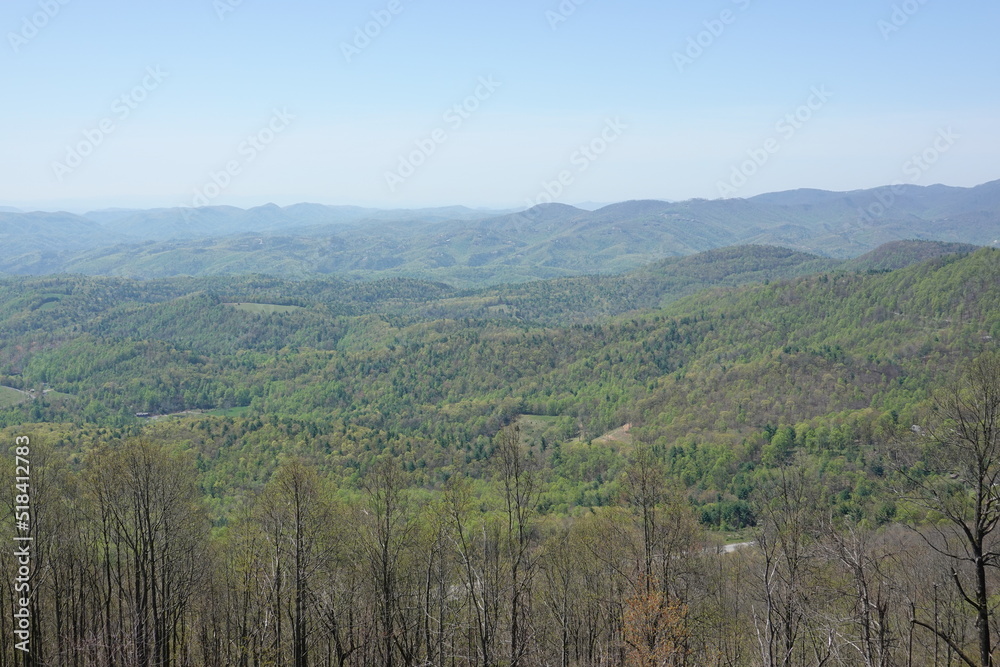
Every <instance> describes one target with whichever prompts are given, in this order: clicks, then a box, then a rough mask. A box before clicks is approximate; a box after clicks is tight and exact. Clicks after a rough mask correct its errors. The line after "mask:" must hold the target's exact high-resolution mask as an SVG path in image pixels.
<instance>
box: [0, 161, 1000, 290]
mask: <svg viewBox="0 0 1000 667" xmlns="http://www.w3.org/2000/svg"><path fill="white" fill-rule="evenodd" d="M904 239H915V240H932V241H942V242H949V243H967V244H973V245H1000V181H993V182H990V183H986V184H983V185H980V186H977V187H973V188H956V187H947V186H943V185H935V186H929V187H919V186H912V185H905V186H894V187H888V186H887V187H883V188H876V189H873V190H857V191H853V192H827V191H822V190H793V191H789V192H779V193H772V194H765V195H759V196H757V197H752V198H749V199H725V200H713V201H709V200H703V199H694V200H689V201H684V202H665V201H654V200H649V201H629V202H622V203H618V204H612V205H609V206H603V207H601V208H598V209H597V210H594V211H588V210H584V209H581V208H576V207H573V206H566V205H563V204H547V205H541V206H536V207H534V208H532V209H529V210H527V211H521V212H500V213H498V212H496V211H483V210H475V209H470V208H466V207H461V206H454V207H446V208H432V209H415V210H379V209H366V208H360V207H352V206H323V205H318V204H296V205H294V206H287V207H279V206H276V205H273V204H269V205H266V206H260V207H256V208H251V209H246V210H244V209H239V208H234V207H228V206H212V207H204V208H172V209H150V210H135V209H108V210H102V211H94V212H91V213H87V214H85V215H74V214H71V213H43V212H31V213H26V212H19V211H17V210H9V209H0V272H4V273H9V274H48V273H60V272H62V273H67V272H68V273H82V274H91V275H120V276H130V277H136V278H156V277H168V276H176V275H220V274H245V273H264V274H273V275H277V276H283V277H290V278H306V277H310V276H316V275H342V276H346V277H355V278H375V277H393V276H406V277H415V278H423V279H430V280H438V281H443V282H447V283H450V284H453V285H459V286H461V285H466V286H474V285H488V284H499V283H509V282H522V281H526V280H533V279H540V278H558V277H569V276H577V275H584V274H593V273H620V272H623V271H628V270H631V269H635V268H637V267H640V266H644V265H647V264H650V263H653V262H655V261H657V260H662V259H664V258H668V257H679V256H686V255H691V254H694V253H698V252H702V251H706V250H711V249H714V248H722V247H727V246H733V245H747V244H752V245H774V246H782V247H785V248H790V249H793V250H796V251H799V252H804V253H810V254H813V255H819V256H821V257H827V258H839V259H844V258H851V257H857V256H859V255H862V254H864V253H866V252H869V251H872V250H874V249H875V248H877V247H879V246H881V245H883V244H885V243H888V242H891V241H897V240H904Z"/></svg>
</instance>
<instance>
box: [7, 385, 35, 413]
mask: <svg viewBox="0 0 1000 667" xmlns="http://www.w3.org/2000/svg"><path fill="white" fill-rule="evenodd" d="M30 399H31V397H30V396H28V395H27V394H26V393H24V392H23V391H19V390H17V389H14V388H12V387H0V408H9V407H10V406H12V405H17V404H18V403H24V402H25V401H28V400H30Z"/></svg>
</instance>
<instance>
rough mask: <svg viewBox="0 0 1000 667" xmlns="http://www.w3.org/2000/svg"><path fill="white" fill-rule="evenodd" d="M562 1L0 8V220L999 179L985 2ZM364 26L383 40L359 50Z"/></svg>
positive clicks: (997, 17) (74, 2) (991, 5)
mask: <svg viewBox="0 0 1000 667" xmlns="http://www.w3.org/2000/svg"><path fill="white" fill-rule="evenodd" d="M63 2H65V4H62V3H63ZM576 2H579V0H576V1H574V0H564V2H563V3H562V8H563V10H562V13H560V1H559V0H478V1H469V0H465V1H462V2H459V1H457V0H439V1H434V0H365V1H364V2H351V3H331V2H319V1H308V0H286V1H285V2H281V3H279V2H273V1H272V2H266V1H265V0H242V2H239V1H238V0H170V1H167V0H160V1H156V0H154V1H152V2H127V1H125V0H120V1H111V0H90V1H87V0H62V2H60V0H7V1H6V2H4V3H3V4H2V6H0V36H2V38H3V43H2V44H0V77H2V81H3V94H4V96H5V97H6V99H5V102H6V103H5V104H3V105H2V106H0V121H2V122H0V148H2V151H3V160H2V162H0V205H11V206H19V207H22V208H41V209H59V208H63V209H68V210H86V209H89V208H99V207H108V206H141V207H152V206H176V205H191V204H192V203H205V202H207V203H212V204H233V205H237V206H249V205H257V204H263V203H266V202H269V201H273V202H275V203H278V204H281V205H286V204H291V203H295V202H299V201H311V202H320V203H329V204H357V205H366V206H381V207H393V208H394V207H403V206H433V205H447V204H465V205H469V206H487V207H507V206H518V205H526V203H527V202H528V201H529V200H537V199H538V198H539V197H540V195H542V194H543V193H544V192H545V184H548V185H549V189H550V190H552V191H555V192H558V196H557V197H556V199H557V200H560V201H565V202H567V203H576V202H585V201H599V202H611V201H620V200H625V199H639V198H656V199H686V198H691V197H706V198H716V197H719V196H720V195H721V194H726V195H727V196H751V195H754V194H758V193H761V192H768V191H776V190H785V189H793V188H800V187H813V188H823V189H831V190H848V189H855V188H864V187H872V186H877V185H883V184H888V183H892V182H897V181H902V182H914V183H918V184H921V185H928V184H931V183H946V184H949V185H962V186H971V185H975V184H978V183H982V182H985V181H989V180H994V179H996V178H1000V170H998V168H997V165H998V164H1000V161H998V157H1000V130H998V129H997V121H998V118H1000V116H998V111H1000V104H998V102H1000V86H998V85H997V83H998V81H997V79H998V75H997V65H998V63H1000V58H998V56H1000V40H997V38H996V30H997V25H1000V5H998V4H997V3H995V2H992V1H990V2H987V1H986V0H976V1H970V0H949V1H948V2H945V1H944V0H924V1H923V2H921V1H920V0H908V1H907V2H902V1H900V0H895V1H891V0H841V1H839V2H816V1H805V2H804V1H803V0H738V1H737V0H713V1H711V2H690V1H689V0H688V1H683V2H682V1H681V0H664V1H658V2H653V1H647V0H617V1H616V2H611V1H610V0H585V1H583V2H581V3H580V4H579V5H577V4H576ZM231 5H232V6H231ZM904 5H905V7H904ZM894 7H895V9H894ZM570 9H572V12H570V11H568V10H570ZM393 10H396V12H397V13H395V14H393ZM46 11H47V12H48V14H51V16H49V15H48V14H46ZM373 12H374V13H375V16H376V17H378V16H379V15H380V16H381V18H382V20H383V22H385V23H387V25H385V26H384V27H383V26H379V25H377V24H374V23H371V24H370V25H368V28H369V31H370V32H372V33H377V35H376V36H375V37H374V38H371V39H370V42H369V43H368V44H367V45H366V44H365V42H364V41H359V42H357V45H355V39H356V34H357V33H356V30H357V29H361V30H364V28H365V26H366V24H369V22H372V21H374V20H375V18H373ZM894 13H895V16H894ZM387 17H390V18H391V21H387V20H386V19H387ZM557 19H558V20H557ZM562 19H565V20H562ZM894 20H895V23H893V21H894ZM706 22H707V24H706ZM880 22H881V23H880ZM376 28H377V29H376ZM890 28H892V30H891V31H890ZM896 28H898V29H896ZM713 33H714V34H713ZM689 40H693V41H694V42H697V41H699V40H700V41H701V43H702V46H700V47H698V48H693V47H692V48H691V49H690V51H688V49H689V47H690V45H691V43H692V42H690V41H689ZM345 44H347V45H351V46H352V48H353V49H356V50H352V49H348V51H349V53H347V55H345V49H344V45H345ZM359 46H360V47H363V48H359ZM698 49H700V52H699V50H698ZM678 54H680V55H681V56H683V57H684V58H690V59H689V60H682V61H680V62H679V61H678ZM691 56H694V57H691ZM149 72H154V73H157V72H159V73H158V74H157V75H156V76H153V75H151V74H150V73H149ZM481 80H485V81H487V82H490V81H492V82H493V83H492V84H491V85H490V86H484V85H483V84H482V83H480V81H481ZM496 84H499V87H496ZM814 90H818V91H820V92H821V93H823V94H822V95H820V96H817V95H816V94H815V93H814V92H812V91H814ZM477 92H478V94H479V98H480V99H477V98H476V97H475V95H476V93H477ZM827 93H829V97H827ZM123 96H125V100H122V97H123ZM470 96H471V97H470ZM809 103H811V104H812V106H813V108H812V109H810V108H808V104H809ZM463 104H464V105H466V108H462V109H461V111H460V112H458V111H455V110H454V107H455V105H463ZM803 105H807V106H805V107H803ZM276 112H277V115H276ZM796 113H798V114H799V118H798V120H795V123H794V124H789V122H788V121H787V120H783V119H785V117H786V115H787V114H793V115H794V114H796ZM289 115H290V116H293V117H294V118H289ZM102 123H103V126H104V128H105V129H111V130H112V131H111V132H110V133H105V132H104V131H103V130H102V129H101V127H102ZM609 123H610V124H609ZM949 128H950V133H948V136H949V137H950V138H949V139H948V140H947V141H945V140H943V139H941V136H942V134H941V133H942V131H944V132H946V133H947V132H948V131H949ZM602 134H603V135H604V136H603V138H602ZM956 135H957V136H956ZM248 137H253V138H254V140H253V141H251V142H249V143H248ZM935 142H936V147H935ZM254 143H256V146H254V145H253V144H254ZM418 143H420V144H422V145H423V147H424V148H423V149H421V148H419V147H418ZM590 144H593V145H592V149H591V151H590V152H589V154H588V153H584V152H580V151H579V149H580V147H581V146H585V145H590ZM431 148H433V152H432V153H431V150H430V149H431ZM414 151H417V152H416V153H415V152H414ZM925 151H927V157H929V158H933V160H931V161H930V163H926V164H922V165H921V166H920V167H919V168H916V169H914V166H913V164H912V163H910V162H909V161H910V159H911V157H912V156H914V155H921V154H923V153H925ZM72 153H76V154H77V156H76V157H73V155H72ZM79 153H88V154H87V155H85V156H84V155H79ZM427 153H431V154H429V155H427ZM598 153H600V154H598ZM400 156H402V157H403V158H404V160H405V163H406V164H401V163H400ZM754 156H756V158H757V162H758V163H761V164H757V165H755V164H749V163H747V160H751V159H753V157H754ZM765 158H766V159H765ZM416 163H419V164H416ZM227 167H231V168H232V169H231V171H232V173H225V172H226V169H227ZM734 169H735V170H736V172H734ZM411 172H412V173H411ZM737 172H739V173H737ZM213 174H215V177H216V178H215V182H213ZM389 174H392V175H389ZM560 176H561V177H562V179H563V183H561V184H559V183H558V181H559V179H560ZM741 176H742V177H743V178H741ZM220 184H221V185H220ZM720 184H726V185H730V186H738V187H733V189H732V190H731V191H725V192H724V191H723V189H722V188H720ZM560 190H561V192H560ZM197 194H200V195H201V196H202V199H201V200H199V199H198V198H197V197H196V195H197Z"/></svg>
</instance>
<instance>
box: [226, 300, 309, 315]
mask: <svg viewBox="0 0 1000 667" xmlns="http://www.w3.org/2000/svg"><path fill="white" fill-rule="evenodd" d="M223 305H225V306H232V307H233V308H235V309H236V310H242V311H243V312H246V313H255V314H257V315H272V314H274V313H291V312H294V311H296V310H303V308H302V306H279V305H277V304H274V303H226V304H223Z"/></svg>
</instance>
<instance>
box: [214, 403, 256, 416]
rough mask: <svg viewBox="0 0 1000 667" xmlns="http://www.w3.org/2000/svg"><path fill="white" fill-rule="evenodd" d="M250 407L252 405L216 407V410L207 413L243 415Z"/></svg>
mask: <svg viewBox="0 0 1000 667" xmlns="http://www.w3.org/2000/svg"><path fill="white" fill-rule="evenodd" d="M249 409H250V406H248V405H244V406H241V407H238V408H216V409H215V410H208V411H207V412H206V413H205V414H206V415H212V416H213V417H242V416H243V415H245V414H246V412H247V410H249Z"/></svg>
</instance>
